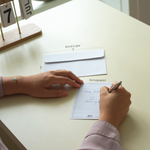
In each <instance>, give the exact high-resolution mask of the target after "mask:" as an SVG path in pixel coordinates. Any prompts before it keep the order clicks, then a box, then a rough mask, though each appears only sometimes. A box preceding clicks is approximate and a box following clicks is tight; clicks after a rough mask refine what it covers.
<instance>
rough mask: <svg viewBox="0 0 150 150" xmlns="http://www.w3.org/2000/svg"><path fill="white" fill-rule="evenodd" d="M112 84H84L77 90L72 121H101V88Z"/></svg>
mask: <svg viewBox="0 0 150 150" xmlns="http://www.w3.org/2000/svg"><path fill="white" fill-rule="evenodd" d="M111 84H112V83H104V82H102V83H84V84H83V85H81V87H80V88H79V89H78V90H77V93H76V96H75V99H74V104H73V108H72V113H71V117H70V119H99V114H100V113H99V101H100V88H101V87H102V86H107V87H110V86H111Z"/></svg>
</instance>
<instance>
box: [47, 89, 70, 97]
mask: <svg viewBox="0 0 150 150" xmlns="http://www.w3.org/2000/svg"><path fill="white" fill-rule="evenodd" d="M67 95H68V92H67V91H65V90H49V89H45V92H44V97H45V98H46V97H65V96H67Z"/></svg>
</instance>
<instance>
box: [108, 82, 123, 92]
mask: <svg viewBox="0 0 150 150" xmlns="http://www.w3.org/2000/svg"><path fill="white" fill-rule="evenodd" d="M121 83H122V81H120V82H118V83H117V84H115V85H114V86H113V87H112V88H111V89H110V90H109V93H111V92H112V91H114V90H116V89H117V88H118V87H119V86H120V85H121Z"/></svg>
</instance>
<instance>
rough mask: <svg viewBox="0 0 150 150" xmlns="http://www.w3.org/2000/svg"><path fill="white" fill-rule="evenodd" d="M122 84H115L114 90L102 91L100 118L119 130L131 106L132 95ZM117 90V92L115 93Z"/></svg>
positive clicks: (106, 89)
mask: <svg viewBox="0 0 150 150" xmlns="http://www.w3.org/2000/svg"><path fill="white" fill-rule="evenodd" d="M121 83H122V82H118V83H116V82H113V83H112V86H111V87H112V88H108V87H105V86H103V87H101V89H100V106H99V107H100V117H99V120H103V121H107V122H109V123H111V124H112V125H114V126H115V127H116V128H117V129H119V125H120V123H121V122H122V121H123V120H124V118H125V116H126V114H127V113H128V111H129V106H130V104H131V100H130V98H131V94H130V93H129V92H128V91H127V90H126V89H125V88H124V87H123V86H122V85H121ZM114 90H115V92H113V91H114Z"/></svg>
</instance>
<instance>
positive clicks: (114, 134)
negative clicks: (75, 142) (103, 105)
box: [78, 121, 122, 150]
mask: <svg viewBox="0 0 150 150" xmlns="http://www.w3.org/2000/svg"><path fill="white" fill-rule="evenodd" d="M85 149H86V150H90V149H99V150H122V147H121V145H120V134H119V131H118V130H117V129H116V128H115V127H114V126H113V125H112V124H110V123H108V122H106V121H98V122H96V123H95V124H94V125H93V126H92V128H91V130H90V131H89V133H88V134H87V136H86V137H85V139H84V140H83V143H82V144H81V146H80V148H79V149H78V150H85Z"/></svg>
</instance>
